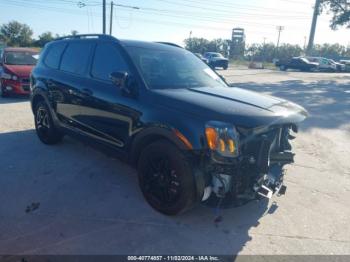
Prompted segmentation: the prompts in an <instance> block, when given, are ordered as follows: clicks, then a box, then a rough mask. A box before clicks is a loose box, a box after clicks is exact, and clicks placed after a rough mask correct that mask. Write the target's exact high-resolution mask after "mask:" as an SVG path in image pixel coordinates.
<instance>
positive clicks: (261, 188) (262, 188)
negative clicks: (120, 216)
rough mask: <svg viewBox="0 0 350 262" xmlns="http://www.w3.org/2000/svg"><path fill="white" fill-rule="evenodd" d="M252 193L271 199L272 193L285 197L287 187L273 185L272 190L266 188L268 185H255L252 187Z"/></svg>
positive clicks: (279, 184) (278, 184)
mask: <svg viewBox="0 0 350 262" xmlns="http://www.w3.org/2000/svg"><path fill="white" fill-rule="evenodd" d="M254 191H255V192H256V193H257V194H258V195H260V196H263V197H265V198H268V199H271V198H272V196H273V194H274V193H276V194H277V196H282V195H285V194H286V191H287V187H286V186H285V185H283V184H282V183H276V184H275V185H273V189H272V188H270V187H269V186H268V183H267V184H266V183H257V184H256V185H255V186H254Z"/></svg>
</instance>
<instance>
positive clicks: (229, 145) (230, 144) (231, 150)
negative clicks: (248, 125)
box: [228, 139, 236, 153]
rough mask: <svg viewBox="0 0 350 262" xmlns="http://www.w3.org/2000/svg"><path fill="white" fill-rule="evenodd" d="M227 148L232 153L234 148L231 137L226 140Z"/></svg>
mask: <svg viewBox="0 0 350 262" xmlns="http://www.w3.org/2000/svg"><path fill="white" fill-rule="evenodd" d="M228 149H229V150H230V153H233V152H235V150H236V145H235V142H234V141H233V140H232V139H230V140H229V141H228Z"/></svg>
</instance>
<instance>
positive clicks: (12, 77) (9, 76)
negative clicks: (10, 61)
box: [2, 73, 18, 81]
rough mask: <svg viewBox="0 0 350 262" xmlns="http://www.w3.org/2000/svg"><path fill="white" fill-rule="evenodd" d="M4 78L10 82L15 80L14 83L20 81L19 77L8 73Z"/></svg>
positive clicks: (4, 74) (3, 75)
mask: <svg viewBox="0 0 350 262" xmlns="http://www.w3.org/2000/svg"><path fill="white" fill-rule="evenodd" d="M2 78H3V79H8V80H14V81H17V80H18V77H17V76H16V75H12V74H8V73H3V74H2Z"/></svg>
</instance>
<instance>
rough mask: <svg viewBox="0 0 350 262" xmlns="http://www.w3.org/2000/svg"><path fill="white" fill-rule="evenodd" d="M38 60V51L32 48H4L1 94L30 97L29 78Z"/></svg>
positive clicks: (0, 78)
mask: <svg viewBox="0 0 350 262" xmlns="http://www.w3.org/2000/svg"><path fill="white" fill-rule="evenodd" d="M37 60H38V51H37V50H35V49H31V48H11V47H7V48H4V50H3V52H2V55H1V60H0V67H1V70H0V71H1V74H0V94H1V96H2V97H6V96H9V95H11V94H17V95H29V94H30V90H29V76H30V73H31V71H32V69H33V67H34V66H35V64H36V62H37Z"/></svg>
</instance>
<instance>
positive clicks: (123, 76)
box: [110, 72, 129, 89]
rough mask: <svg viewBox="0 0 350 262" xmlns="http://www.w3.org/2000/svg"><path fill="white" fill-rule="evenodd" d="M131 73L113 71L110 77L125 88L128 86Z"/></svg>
mask: <svg viewBox="0 0 350 262" xmlns="http://www.w3.org/2000/svg"><path fill="white" fill-rule="evenodd" d="M128 77H129V74H128V73H127V72H113V73H111V75H110V78H111V80H112V82H113V84H115V85H116V86H117V87H120V88H121V89H123V88H124V87H125V86H126V82H127V80H128Z"/></svg>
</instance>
